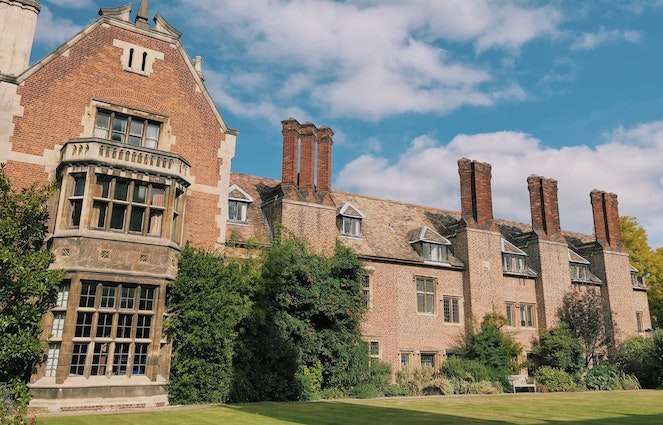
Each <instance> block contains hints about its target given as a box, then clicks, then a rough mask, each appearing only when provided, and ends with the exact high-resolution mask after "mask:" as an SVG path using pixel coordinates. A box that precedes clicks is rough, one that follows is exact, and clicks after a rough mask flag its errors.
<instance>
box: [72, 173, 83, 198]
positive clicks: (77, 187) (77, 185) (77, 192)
mask: <svg viewBox="0 0 663 425" xmlns="http://www.w3.org/2000/svg"><path fill="white" fill-rule="evenodd" d="M84 194H85V174H78V175H76V176H74V194H73V196H83V195H84Z"/></svg>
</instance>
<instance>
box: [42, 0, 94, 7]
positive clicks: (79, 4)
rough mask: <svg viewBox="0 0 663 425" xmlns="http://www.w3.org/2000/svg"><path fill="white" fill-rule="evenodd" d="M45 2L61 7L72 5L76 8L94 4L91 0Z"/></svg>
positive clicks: (50, 0)
mask: <svg viewBox="0 0 663 425" xmlns="http://www.w3.org/2000/svg"><path fill="white" fill-rule="evenodd" d="M47 3H51V4H55V5H58V6H62V7H74V8H77V9H80V8H83V7H88V6H91V5H94V2H93V1H92V0H48V1H47Z"/></svg>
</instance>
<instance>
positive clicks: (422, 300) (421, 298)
mask: <svg viewBox="0 0 663 425" xmlns="http://www.w3.org/2000/svg"><path fill="white" fill-rule="evenodd" d="M417 311H418V312H419V313H424V312H425V311H426V296H425V295H424V294H417Z"/></svg>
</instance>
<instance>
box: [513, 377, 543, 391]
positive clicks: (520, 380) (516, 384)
mask: <svg viewBox="0 0 663 425" xmlns="http://www.w3.org/2000/svg"><path fill="white" fill-rule="evenodd" d="M507 379H508V380H509V383H510V384H511V386H512V387H513V392H514V393H515V392H516V390H517V389H518V388H528V391H529V388H533V389H534V392H536V380H535V379H534V378H532V383H530V382H529V376H527V375H509V376H508V377H507Z"/></svg>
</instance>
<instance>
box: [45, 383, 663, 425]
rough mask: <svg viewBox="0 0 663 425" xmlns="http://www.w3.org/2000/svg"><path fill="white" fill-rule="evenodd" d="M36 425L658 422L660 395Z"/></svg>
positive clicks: (445, 401) (325, 404)
mask: <svg viewBox="0 0 663 425" xmlns="http://www.w3.org/2000/svg"><path fill="white" fill-rule="evenodd" d="M36 419H37V424H39V425H42V424H43V425H63V424H67V425H86V424H94V425H98V424H101V425H103V424H112V425H130V424H140V425H157V424H159V425H162V424H164V425H169V424H173V425H174V424H177V425H187V424H235V425H244V424H246V425H249V424H251V425H254V424H266V425H267V424H269V425H272V424H279V425H281V424H301V425H333V424H353V425H354V424H356V425H363V424H366V425H368V424H371V425H373V424H376V423H377V424H380V425H391V424H406V425H419V424H444V423H453V424H461V425H462V424H561V423H576V424H596V425H599V424H638V425H641V424H661V423H663V391H654V390H640V391H612V392H580V393H549V394H533V393H532V394H500V395H485V396H480V395H479V396H439V397H437V396H435V397H411V398H410V397H404V398H382V399H373V400H333V401H320V402H308V403H254V404H239V405H219V406H205V407H195V408H189V409H177V408H165V409H163V410H159V411H151V412H139V413H118V414H103V415H83V416H48V417H47V416H41V417H37V418H36Z"/></svg>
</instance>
